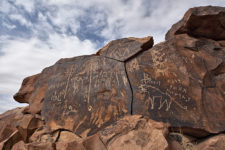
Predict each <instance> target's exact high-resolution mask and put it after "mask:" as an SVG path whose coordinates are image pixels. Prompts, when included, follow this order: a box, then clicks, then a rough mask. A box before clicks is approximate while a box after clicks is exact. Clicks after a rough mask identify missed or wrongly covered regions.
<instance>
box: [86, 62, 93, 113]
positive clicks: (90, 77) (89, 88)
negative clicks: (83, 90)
mask: <svg viewBox="0 0 225 150" xmlns="http://www.w3.org/2000/svg"><path fill="white" fill-rule="evenodd" d="M89 74H90V75H89V87H88V99H87V103H88V111H91V110H92V107H91V106H90V93H91V81H92V64H91V70H90V72H89Z"/></svg>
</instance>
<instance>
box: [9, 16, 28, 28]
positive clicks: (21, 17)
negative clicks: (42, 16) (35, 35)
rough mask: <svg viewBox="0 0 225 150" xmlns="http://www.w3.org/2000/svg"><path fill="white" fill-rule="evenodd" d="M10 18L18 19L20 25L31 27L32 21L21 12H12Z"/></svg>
mask: <svg viewBox="0 0 225 150" xmlns="http://www.w3.org/2000/svg"><path fill="white" fill-rule="evenodd" d="M9 18H10V19H11V20H14V21H18V22H19V23H20V24H21V25H23V26H27V27H31V26H32V23H31V22H30V21H28V20H27V19H26V18H25V17H23V16H22V15H21V14H12V15H10V16H9Z"/></svg>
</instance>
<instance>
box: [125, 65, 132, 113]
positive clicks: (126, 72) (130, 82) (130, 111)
mask: <svg viewBox="0 0 225 150" xmlns="http://www.w3.org/2000/svg"><path fill="white" fill-rule="evenodd" d="M124 68H125V73H126V76H127V81H128V83H129V86H130V90H131V106H130V114H131V115H133V100H134V96H133V95H134V92H133V89H132V86H131V82H130V79H129V76H128V74H127V68H126V62H124Z"/></svg>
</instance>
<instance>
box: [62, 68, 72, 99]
mask: <svg viewBox="0 0 225 150" xmlns="http://www.w3.org/2000/svg"><path fill="white" fill-rule="evenodd" d="M73 68H74V65H72V67H71V68H70V70H69V71H68V72H66V74H68V78H67V82H66V89H65V94H64V99H65V98H66V93H67V90H68V85H69V81H70V78H71V76H72V74H73Z"/></svg>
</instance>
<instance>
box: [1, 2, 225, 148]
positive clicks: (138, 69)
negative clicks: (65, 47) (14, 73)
mask: <svg viewBox="0 0 225 150" xmlns="http://www.w3.org/2000/svg"><path fill="white" fill-rule="evenodd" d="M224 21H225V8H223V7H211V6H207V7H196V8H192V9H190V10H188V11H187V13H186V14H185V15H184V17H183V19H182V20H181V21H179V22H178V23H176V24H174V25H173V26H172V28H171V29H170V30H169V31H168V33H167V34H166V41H164V42H161V43H159V44H157V45H155V46H153V38H152V37H151V36H149V37H145V38H133V37H130V38H123V39H118V40H114V41H112V42H110V43H109V44H107V45H106V46H105V47H103V48H102V49H100V50H99V51H98V52H97V53H96V54H94V55H89V56H80V57H74V58H66V59H61V60H59V61H58V62H56V63H55V64H54V65H53V66H50V67H48V68H45V69H44V70H43V71H42V72H41V73H40V74H37V75H34V76H30V77H27V78H25V79H24V81H23V83H22V86H21V88H20V90H19V92H18V93H16V94H15V95H14V99H15V100H16V101H18V102H21V103H28V104H29V105H28V106H27V107H24V108H20V109H19V108H18V109H14V110H11V111H8V112H6V113H4V114H2V115H0V127H1V129H0V148H2V149H70V148H71V147H72V148H73V149H81V150H83V149H84V150H85V149H100V150H101V149H102V150H105V149H130V150H131V149H150V148H152V149H162V150H168V149H170V150H173V149H182V148H183V149H187V148H189V149H191V148H193V149H196V150H197V149H202V148H205V147H206V148H208V147H213V146H214V148H215V149H217V148H218V147H219V148H221V147H224V144H223V143H224V142H223V141H224V131H225V22H224ZM177 132H179V133H177ZM181 133H182V134H181ZM208 135H212V136H215V135H217V136H215V137H212V138H211V137H210V138H209V139H207V140H206V141H205V142H202V141H203V139H204V138H205V137H207V138H208V137H209V136H208ZM189 136H192V137H189ZM215 141H218V142H215ZM211 145H213V146H211Z"/></svg>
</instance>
